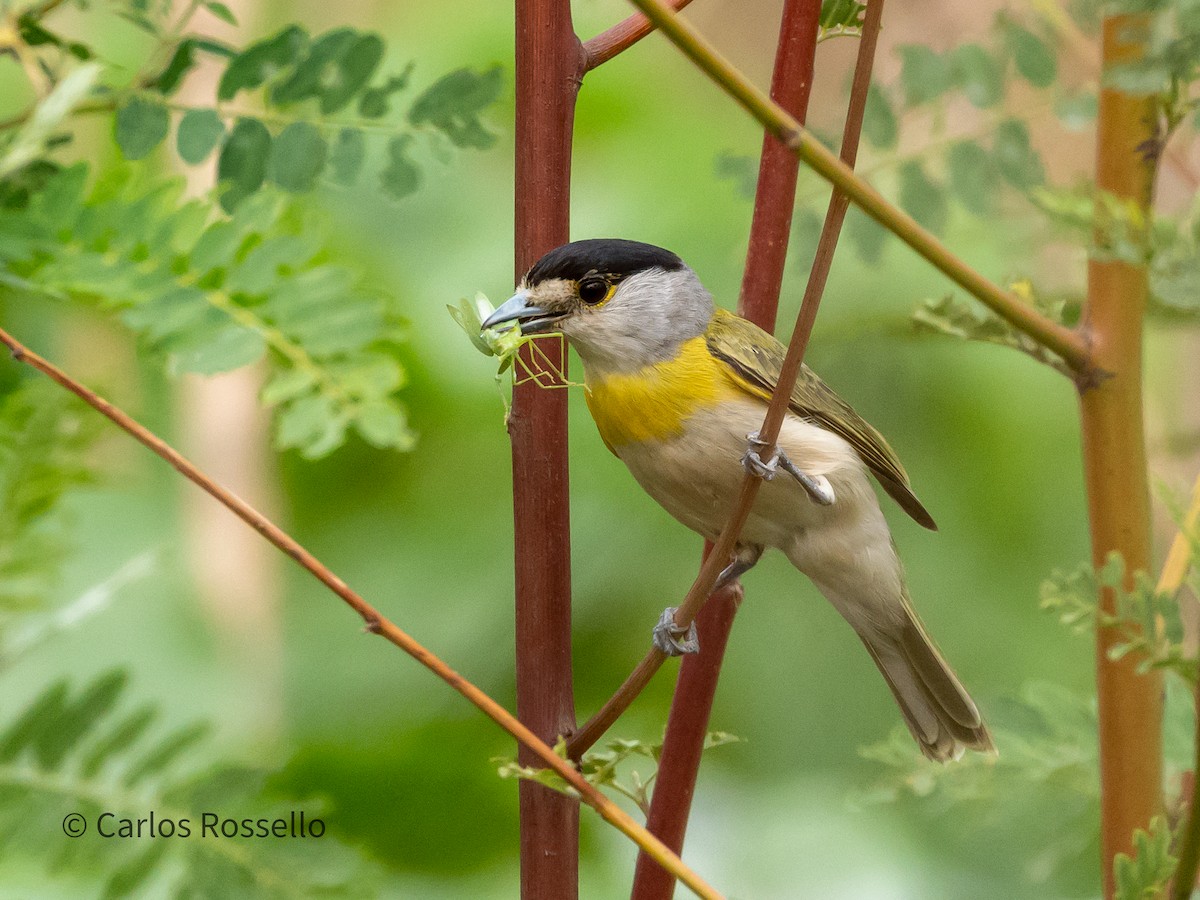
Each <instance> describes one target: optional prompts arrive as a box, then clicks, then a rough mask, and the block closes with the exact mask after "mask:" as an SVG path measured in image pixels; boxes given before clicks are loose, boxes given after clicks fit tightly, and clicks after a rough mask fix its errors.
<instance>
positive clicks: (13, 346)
mask: <svg viewBox="0 0 1200 900" xmlns="http://www.w3.org/2000/svg"><path fill="white" fill-rule="evenodd" d="M0 344H4V345H5V346H6V347H8V349H9V350H10V351H11V352H12V356H13V359H15V360H17V361H18V362H23V363H26V364H27V365H30V366H32V367H33V368H35V369H37V370H38V371H39V372H42V373H44V374H45V375H47V376H49V377H50V378H51V379H52V380H54V381H55V382H57V383H58V384H59V385H61V386H62V387H64V388H66V389H67V390H68V391H70V392H71V393H72V394H75V396H77V397H79V398H80V399H81V400H83V401H84V402H85V403H87V404H88V405H89V406H91V407H92V408H93V409H95V410H97V411H98V412H100V413H102V414H103V415H105V416H106V417H108V418H109V419H110V420H111V421H112V422H113V423H114V424H116V425H117V426H118V427H119V428H121V429H122V430H123V431H125V432H126V433H128V434H129V435H130V436H132V437H133V438H134V439H136V440H137V441H138V442H139V443H141V444H142V445H143V446H145V447H148V448H149V449H150V450H152V451H154V453H156V454H157V455H158V456H160V457H162V458H163V459H164V460H166V461H167V462H168V463H170V465H171V466H172V467H173V468H174V469H175V470H176V471H177V472H179V473H180V474H181V475H183V477H185V478H187V479H188V480H189V481H191V482H192V483H193V484H195V485H197V486H198V487H200V488H201V489H202V490H204V491H205V492H207V493H208V494H209V495H211V496H212V497H213V498H215V499H216V500H217V501H218V502H219V503H221V505H223V506H224V507H225V508H227V509H228V510H229V511H230V512H232V513H233V514H234V515H236V516H237V517H238V518H239V519H241V520H242V521H243V522H245V523H246V524H247V525H249V526H250V527H251V528H253V529H254V530H255V531H257V532H258V533H259V534H261V535H262V536H263V537H264V538H266V539H267V540H268V541H270V542H271V543H272V544H273V545H274V546H275V547H277V548H278V549H279V550H281V551H283V552H284V553H286V554H287V555H288V556H290V557H291V558H292V559H294V560H295V561H296V562H297V563H299V564H300V565H301V566H302V567H303V568H304V569H306V570H307V571H308V572H309V573H310V574H311V575H313V577H315V578H316V579H317V580H318V581H320V582H321V583H322V584H323V585H325V586H326V587H327V588H329V589H330V590H331V591H333V592H334V593H335V594H337V595H338V596H339V597H341V598H342V600H344V601H345V602H346V604H347V605H348V606H349V607H350V608H351V609H353V610H354V611H355V612H356V613H358V615H359V616H360V617H361V618H362V620H363V622H364V623H366V630H367V631H369V632H370V633H372V634H378V635H380V636H382V637H383V638H385V639H386V640H387V641H388V642H390V643H392V644H394V645H395V646H397V647H399V648H400V649H401V650H403V651H404V652H405V653H407V654H408V655H409V656H411V657H412V658H413V659H415V660H416V661H417V662H419V663H420V664H421V665H423V666H424V667H425V668H427V669H429V671H431V672H432V673H433V674H434V675H436V676H437V677H438V678H440V679H442V681H444V682H446V684H448V685H450V687H452V688H454V690H456V691H458V693H460V694H462V696H463V697H465V698H466V699H467V700H468V701H470V702H471V703H472V704H473V705H474V706H475V707H476V708H477V709H479V711H480V712H482V713H483V714H484V715H486V716H487V717H488V718H489V719H491V720H492V721H493V722H495V723H496V724H497V725H499V726H500V727H501V728H503V729H504V730H505V731H507V732H508V733H509V734H511V735H512V736H513V737H514V738H516V739H517V740H518V741H520V742H521V744H523V745H524V746H526V747H528V748H529V749H530V750H532V751H533V752H534V753H536V754H537V756H538V757H539V759H540V760H541V761H542V762H543V763H544V764H545V765H546V766H547V768H550V769H552V770H554V772H555V773H556V774H557V775H559V776H560V777H562V779H563V780H564V781H566V782H567V783H568V784H570V785H571V787H573V788H574V789H575V790H576V791H578V792H579V794H580V796H581V797H582V798H583V800H584V802H586V803H587V804H588V805H589V806H591V807H592V808H593V809H595V810H596V812H598V813H599V814H600V816H601V817H602V818H603V819H604V820H605V821H606V822H608V823H610V824H611V825H613V826H614V827H616V828H617V829H618V830H619V831H621V832H623V833H624V834H625V835H627V836H628V837H629V838H630V839H631V840H633V841H634V843H636V844H637V845H638V846H639V847H641V848H642V850H643V851H644V852H646V853H648V854H650V855H651V856H653V857H654V859H655V860H656V861H657V862H658V863H659V864H660V865H661V866H662V867H663V868H664V869H666V870H667V871H669V872H671V873H672V874H673V875H675V876H676V877H677V878H678V879H679V880H680V881H682V882H683V883H684V884H686V885H687V886H688V887H689V888H691V889H692V890H693V891H695V892H696V894H697V895H699V896H701V897H712V898H719V897H720V896H721V895H720V894H718V893H717V891H716V890H715V889H714V888H712V887H711V886H710V885H709V884H708V883H707V882H705V881H704V880H703V879H702V878H701V877H700V876H699V875H697V874H696V873H695V872H693V871H692V870H691V869H690V868H689V867H688V866H686V865H684V863H683V861H682V860H680V859H679V857H678V856H677V855H675V854H674V853H672V852H671V851H670V850H669V849H667V847H666V846H665V845H664V844H663V843H662V842H661V841H660V840H658V838H656V837H654V836H653V835H652V834H650V833H649V832H648V831H647V830H646V829H645V828H643V827H642V826H641V825H638V824H637V822H635V821H634V820H633V819H632V818H630V816H628V815H627V814H626V813H625V812H624V811H623V810H622V809H621V808H620V807H618V806H617V805H616V804H615V803H613V802H612V801H611V800H609V799H608V798H607V797H605V796H604V794H602V793H601V792H600V791H599V790H597V789H596V788H595V787H593V786H592V785H591V784H589V783H588V782H587V781H586V780H585V779H584V778H583V776H582V775H580V774H579V772H578V771H577V770H576V769H575V767H574V766H572V765H571V764H570V763H569V762H567V760H565V759H563V758H562V757H561V756H559V755H558V754H557V753H555V752H554V750H553V749H552V748H551V747H550V746H549V745H547V744H546V743H545V742H544V741H542V740H540V739H539V738H538V737H537V736H536V735H535V734H534V733H533V732H532V731H530V730H529V729H528V728H526V727H525V726H524V725H523V724H521V722H520V721H518V720H517V719H516V718H515V717H514V716H513V715H512V713H510V712H509V711H508V710H506V709H505V708H504V707H503V706H501V705H500V704H499V703H497V702H496V701H495V700H493V699H492V698H491V697H489V696H488V695H487V694H485V693H484V692H483V691H482V690H480V689H479V688H478V687H476V686H475V685H474V684H472V683H471V682H470V681H468V680H467V679H465V678H463V677H462V676H461V675H459V674H458V673H457V672H455V671H454V670H453V669H451V668H450V667H449V666H448V665H447V664H446V663H444V662H442V660H441V659H439V658H438V657H437V656H435V655H434V654H433V653H432V652H431V651H429V650H427V649H426V648H425V647H424V646H422V645H421V644H420V643H418V642H417V641H416V640H415V639H414V638H412V637H410V636H409V635H408V633H407V632H405V631H403V630H401V629H400V628H399V627H398V626H396V625H395V624H393V623H392V622H391V621H390V620H389V619H388V618H387V617H386V616H384V615H383V614H382V613H381V612H379V610H377V609H376V608H375V607H374V606H372V605H371V604H370V603H368V602H367V601H366V600H364V599H363V598H362V597H361V596H360V595H359V594H358V593H356V592H355V591H353V590H352V589H351V588H350V587H349V586H348V585H347V584H346V583H345V582H344V581H342V579H340V578H339V577H338V576H336V575H334V574H333V572H331V571H330V570H329V569H328V568H327V567H326V566H325V565H324V564H323V563H322V562H321V561H320V560H318V559H317V558H316V557H315V556H313V555H312V554H311V553H309V552H308V551H307V550H306V549H304V547H303V546H302V545H301V544H300V543H299V542H298V541H297V540H296V539H295V538H293V537H292V536H291V535H289V534H288V533H287V532H285V531H284V530H283V529H282V528H280V527H279V526H278V525H276V524H275V523H274V522H272V521H271V520H270V519H268V518H267V517H266V516H264V515H263V514H262V513H260V512H258V511H257V510H256V509H254V508H253V507H252V506H250V504H249V503H247V502H246V501H245V500H242V499H241V498H240V497H238V496H236V495H235V494H234V493H232V492H231V491H230V490H229V489H228V488H225V487H223V486H222V485H220V484H218V483H217V482H215V481H214V480H213V479H212V478H210V477H209V476H208V475H206V474H205V473H204V472H202V471H200V470H199V469H198V468H196V466H194V465H193V464H192V463H191V462H189V461H188V460H187V459H186V458H185V457H184V456H183V455H182V454H181V453H180V452H179V451H178V450H176V449H175V448H173V447H172V446H171V445H170V444H168V443H167V442H166V441H164V440H163V439H162V438H160V437H158V436H157V435H156V434H154V433H153V432H152V431H150V430H149V429H148V428H146V427H145V426H144V425H142V424H141V423H139V422H137V421H136V420H134V419H133V418H132V417H131V416H129V415H128V414H127V413H125V412H124V411H122V410H120V409H118V408H117V407H115V406H113V405H112V404H111V403H109V402H108V401H107V400H105V399H104V398H102V397H100V396H99V395H97V394H96V393H94V392H93V391H92V390H90V389H89V388H87V387H85V386H84V385H82V384H80V383H79V382H78V381H76V380H75V379H73V378H71V376H69V375H68V374H67V373H66V372H64V371H63V370H62V369H60V368H58V367H57V366H55V365H54V364H53V363H51V362H49V361H48V360H46V359H43V358H42V357H41V356H39V355H38V354H36V353H34V352H33V351H32V350H30V349H28V348H27V347H26V346H25V345H24V344H22V343H21V342H20V341H18V340H17V339H16V338H14V337H12V335H10V334H9V333H8V332H6V331H4V330H3V329H0Z"/></svg>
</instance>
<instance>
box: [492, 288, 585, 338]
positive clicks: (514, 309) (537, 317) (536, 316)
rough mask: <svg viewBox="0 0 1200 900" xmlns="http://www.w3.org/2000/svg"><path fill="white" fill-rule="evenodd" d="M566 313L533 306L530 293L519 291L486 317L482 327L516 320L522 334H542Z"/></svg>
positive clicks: (493, 326)
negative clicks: (530, 301)
mask: <svg viewBox="0 0 1200 900" xmlns="http://www.w3.org/2000/svg"><path fill="white" fill-rule="evenodd" d="M564 315H566V313H561V312H550V311H548V310H545V309H542V308H541V307H540V306H531V305H530V303H529V295H528V294H526V293H525V292H524V291H517V293H515V294H513V295H512V297H510V298H509V299H508V300H506V301H505V302H504V303H503V304H502V305H501V306H500V308H499V309H497V310H496V311H495V312H494V313H492V314H491V315H490V316H488V317H487V318H486V319H484V321H483V324H482V325H481V326H480V327H481V328H482V329H484V330H487V329H488V328H495V327H496V326H497V325H503V324H504V323H505V322H516V323H517V325H518V326H519V327H520V329H521V334H540V333H542V332H544V331H553V330H554V329H553V328H552V327H551V326H553V325H554V323H555V322H557V321H558V320H559V319H561V318H562V317H563V316H564Z"/></svg>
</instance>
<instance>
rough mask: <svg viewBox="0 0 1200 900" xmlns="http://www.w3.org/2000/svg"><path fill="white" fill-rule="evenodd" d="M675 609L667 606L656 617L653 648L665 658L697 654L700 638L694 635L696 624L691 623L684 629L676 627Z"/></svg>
mask: <svg viewBox="0 0 1200 900" xmlns="http://www.w3.org/2000/svg"><path fill="white" fill-rule="evenodd" d="M677 608H678V607H675V606H668V607H667V608H666V609H664V610H663V614H662V615H661V616H659V617H658V624H657V625H655V626H654V646H655V647H657V648H658V649H659V650H661V651H662V652H663V653H665V654H667V656H683V655H684V654H686V653H699V652H700V638H699V637H698V636H697V634H696V623H695V622H692V623H691V624H690V625H688V626H687V627H686V628H683V627H681V626H679V625H676V624H675V610H676V609H677Z"/></svg>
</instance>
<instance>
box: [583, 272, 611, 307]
mask: <svg viewBox="0 0 1200 900" xmlns="http://www.w3.org/2000/svg"><path fill="white" fill-rule="evenodd" d="M608 292H609V284H608V282H607V281H605V280H604V279H603V278H585V279H583V281H581V282H579V299H580V300H582V301H583V302H584V303H599V302H600V301H601V300H604V299H605V298H606V297H608Z"/></svg>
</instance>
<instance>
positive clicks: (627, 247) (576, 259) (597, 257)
mask: <svg viewBox="0 0 1200 900" xmlns="http://www.w3.org/2000/svg"><path fill="white" fill-rule="evenodd" d="M682 268H683V260H682V259H680V258H679V257H678V256H676V255H675V254H674V253H672V252H671V251H670V250H664V249H663V248H662V247H655V246H654V245H653V244H642V243H639V242H638V241H625V240H621V239H619V238H594V239H592V240H588V241H575V242H574V243H570V244H563V245H562V246H561V247H556V248H554V249H553V250H551V251H550V252H549V253H547V254H546V255H545V256H543V257H542V258H541V259H539V260H538V261H537V262H536V263H534V264H533V268H531V269H530V270H529V272H528V273H526V275H525V284H527V285H528V286H529V287H533V286H535V285H537V284H539V283H541V282H543V281H548V280H550V279H552V278H565V279H568V280H570V281H578V280H579V279H581V278H583V276H585V275H587V274H588V273H589V272H598V273H600V274H602V275H615V276H617V277H619V278H624V277H626V276H629V275H633V274H634V273H635V272H643V271H645V270H646V269H664V270H666V271H668V272H674V271H676V270H677V269H682Z"/></svg>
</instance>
